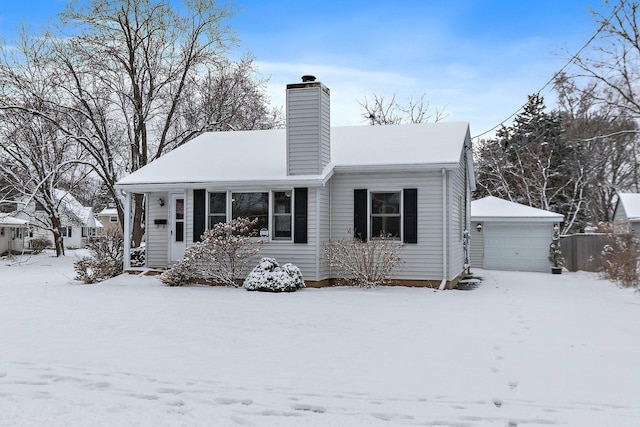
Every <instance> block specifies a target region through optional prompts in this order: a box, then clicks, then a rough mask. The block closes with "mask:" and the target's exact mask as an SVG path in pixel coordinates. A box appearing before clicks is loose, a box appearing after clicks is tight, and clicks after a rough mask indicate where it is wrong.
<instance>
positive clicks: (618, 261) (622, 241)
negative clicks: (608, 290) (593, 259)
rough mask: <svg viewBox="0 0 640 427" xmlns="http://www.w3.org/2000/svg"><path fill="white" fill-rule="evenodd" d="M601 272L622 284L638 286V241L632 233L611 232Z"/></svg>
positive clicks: (601, 264) (603, 252)
mask: <svg viewBox="0 0 640 427" xmlns="http://www.w3.org/2000/svg"><path fill="white" fill-rule="evenodd" d="M608 239H609V241H608V243H607V244H606V245H605V247H604V248H603V250H602V252H601V258H600V274H601V276H602V277H604V278H605V279H608V280H611V281H613V282H616V283H618V284H620V285H622V286H638V241H637V239H636V238H635V237H634V236H633V234H632V233H609V235H608Z"/></svg>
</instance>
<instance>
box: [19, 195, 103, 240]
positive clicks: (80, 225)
mask: <svg viewBox="0 0 640 427" xmlns="http://www.w3.org/2000/svg"><path fill="white" fill-rule="evenodd" d="M54 198H55V200H56V201H57V202H58V203H59V205H58V211H59V212H60V221H61V226H62V237H63V241H64V246H65V248H70V249H72V248H81V247H84V246H86V244H87V243H88V242H89V240H90V239H91V238H94V237H96V236H97V235H98V230H99V229H100V228H102V224H101V223H100V221H98V220H96V218H95V216H94V214H93V208H91V207H87V206H82V204H81V203H80V202H78V200H77V199H76V198H75V197H73V195H72V194H71V193H69V192H67V191H64V190H54ZM18 208H19V212H20V213H19V214H18V216H19V217H21V218H24V219H28V220H29V222H30V223H31V224H32V225H33V226H34V227H33V228H32V232H31V233H30V236H29V237H28V238H27V242H28V241H30V240H31V239H36V238H42V239H48V240H50V241H52V240H53V236H52V234H51V231H50V228H51V225H50V220H49V217H48V216H47V214H46V212H45V211H44V210H43V209H42V207H40V206H37V204H36V203H35V202H34V201H33V200H31V201H29V202H27V203H25V202H21V203H20V202H19V203H18Z"/></svg>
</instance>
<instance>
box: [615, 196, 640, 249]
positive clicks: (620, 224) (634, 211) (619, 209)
mask: <svg viewBox="0 0 640 427" xmlns="http://www.w3.org/2000/svg"><path fill="white" fill-rule="evenodd" d="M613 231H614V232H615V233H628V232H632V233H633V234H634V236H635V238H636V239H640V194H638V193H618V201H617V202H616V207H615V209H614V210H613Z"/></svg>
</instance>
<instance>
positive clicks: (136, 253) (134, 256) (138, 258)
mask: <svg viewBox="0 0 640 427" xmlns="http://www.w3.org/2000/svg"><path fill="white" fill-rule="evenodd" d="M145 257H146V248H145V246H138V247H137V248H131V251H130V259H131V267H144V265H145Z"/></svg>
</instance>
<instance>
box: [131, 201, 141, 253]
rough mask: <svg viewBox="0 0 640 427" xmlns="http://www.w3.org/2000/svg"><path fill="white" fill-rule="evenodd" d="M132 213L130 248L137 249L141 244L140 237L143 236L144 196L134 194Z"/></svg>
mask: <svg viewBox="0 0 640 427" xmlns="http://www.w3.org/2000/svg"><path fill="white" fill-rule="evenodd" d="M133 206H134V213H133V224H132V236H131V247H133V248H137V247H138V246H140V243H141V242H142V237H143V236H144V228H143V227H142V224H143V216H144V215H143V214H144V194H135V195H134V203H133Z"/></svg>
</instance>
